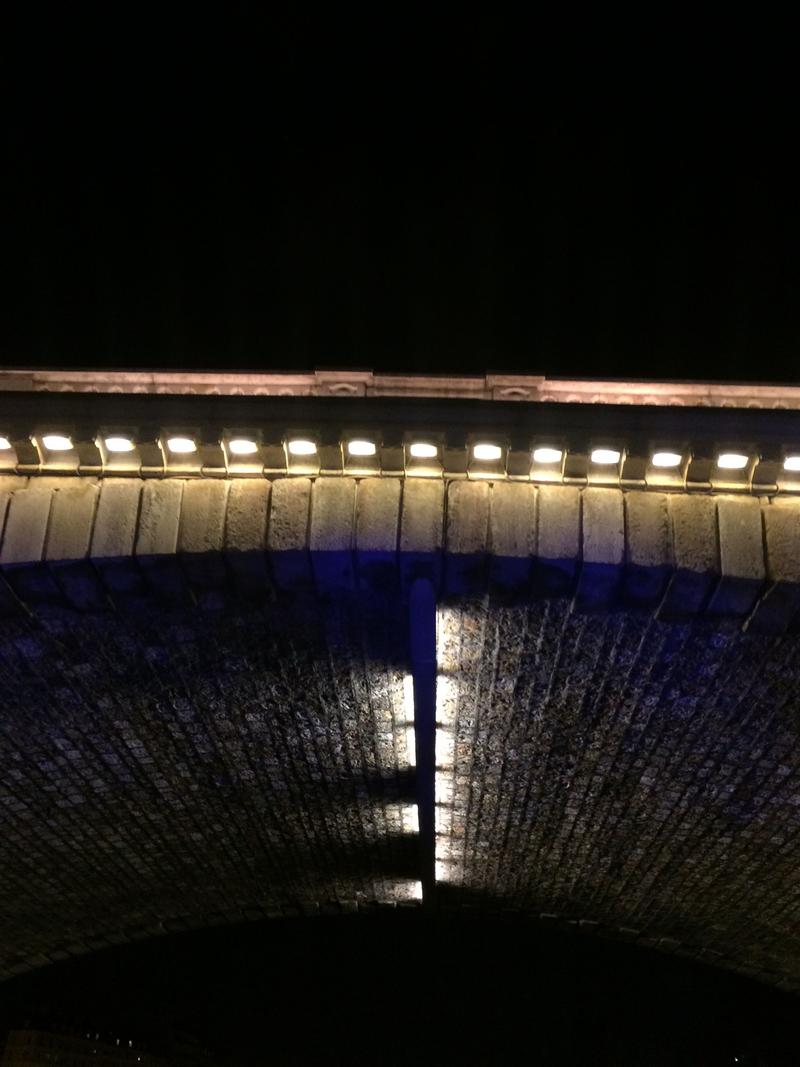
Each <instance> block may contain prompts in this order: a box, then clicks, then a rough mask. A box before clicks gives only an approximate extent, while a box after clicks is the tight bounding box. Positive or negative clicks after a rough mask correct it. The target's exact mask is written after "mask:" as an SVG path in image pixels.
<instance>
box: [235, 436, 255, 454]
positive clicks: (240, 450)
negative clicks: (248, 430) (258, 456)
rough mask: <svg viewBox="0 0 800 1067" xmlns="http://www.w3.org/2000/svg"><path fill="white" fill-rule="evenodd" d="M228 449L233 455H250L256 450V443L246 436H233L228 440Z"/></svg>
mask: <svg viewBox="0 0 800 1067" xmlns="http://www.w3.org/2000/svg"><path fill="white" fill-rule="evenodd" d="M228 449H229V450H230V452H231V455H233V456H252V455H253V454H254V453H255V452H258V445H257V444H256V442H255V441H251V440H250V439H249V438H247V437H234V439H233V440H232V441H228Z"/></svg>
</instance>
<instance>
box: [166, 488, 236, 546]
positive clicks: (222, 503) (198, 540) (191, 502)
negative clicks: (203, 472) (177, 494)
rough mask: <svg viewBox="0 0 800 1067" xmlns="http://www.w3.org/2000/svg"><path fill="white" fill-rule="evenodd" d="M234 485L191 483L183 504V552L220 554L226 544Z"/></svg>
mask: <svg viewBox="0 0 800 1067" xmlns="http://www.w3.org/2000/svg"><path fill="white" fill-rule="evenodd" d="M229 486H230V482H227V481H224V480H223V479H221V478H202V479H197V480H196V481H187V482H186V484H185V486H184V490H183V500H182V502H181V521H180V526H179V530H178V551H179V552H219V551H220V550H221V549H222V547H223V544H224V541H225V510H226V505H227V502H228V488H229Z"/></svg>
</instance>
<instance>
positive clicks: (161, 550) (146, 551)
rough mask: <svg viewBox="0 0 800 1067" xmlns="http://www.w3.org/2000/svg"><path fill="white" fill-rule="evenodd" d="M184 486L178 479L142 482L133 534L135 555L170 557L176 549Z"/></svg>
mask: <svg viewBox="0 0 800 1067" xmlns="http://www.w3.org/2000/svg"><path fill="white" fill-rule="evenodd" d="M183 486H184V482H183V481H181V480H179V479H177V478H175V479H172V478H170V479H164V480H163V481H146V482H145V483H144V486H143V487H142V502H141V512H140V515H139V528H138V531H137V535H136V554H137V555H138V556H159V555H172V554H173V553H175V551H176V550H177V547H178V527H179V524H180V517H181V500H182V498H183Z"/></svg>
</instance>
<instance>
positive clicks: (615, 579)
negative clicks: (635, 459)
mask: <svg viewBox="0 0 800 1067" xmlns="http://www.w3.org/2000/svg"><path fill="white" fill-rule="evenodd" d="M581 502H582V507H583V524H582V528H583V567H582V568H581V574H580V579H579V581H578V590H577V599H576V603H577V605H578V607H579V608H580V609H582V610H588V611H598V610H600V609H602V608H605V607H607V606H608V605H609V604H610V603H612V601H613V600H614V599H615V597H616V596H617V593H618V590H619V587H620V584H621V581H622V564H623V562H624V560H625V510H624V504H623V494H622V493H621V492H620V490H619V489H610V488H609V489H600V488H594V489H584V491H583V493H582V501H581Z"/></svg>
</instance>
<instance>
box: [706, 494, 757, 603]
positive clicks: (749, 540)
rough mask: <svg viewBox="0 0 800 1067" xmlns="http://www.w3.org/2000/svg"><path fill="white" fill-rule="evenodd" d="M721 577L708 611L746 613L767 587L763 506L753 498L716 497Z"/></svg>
mask: <svg viewBox="0 0 800 1067" xmlns="http://www.w3.org/2000/svg"><path fill="white" fill-rule="evenodd" d="M717 522H718V525H719V555H720V572H721V578H720V581H719V584H718V585H717V588H716V589H715V590H714V595H713V596H712V598H711V601H710V603H709V607H708V610H709V611H710V612H712V613H714V614H719V615H747V614H748V613H749V612H750V611H752V609H753V607H754V606H755V603H756V601H757V599H758V597H759V594H760V593H761V591H762V589H763V586H764V578H765V570H764V543H763V539H762V538H763V530H762V525H761V505H760V503H759V501H758V500H756V499H755V498H753V497H734V496H732V497H727V496H720V497H718V498H717Z"/></svg>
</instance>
